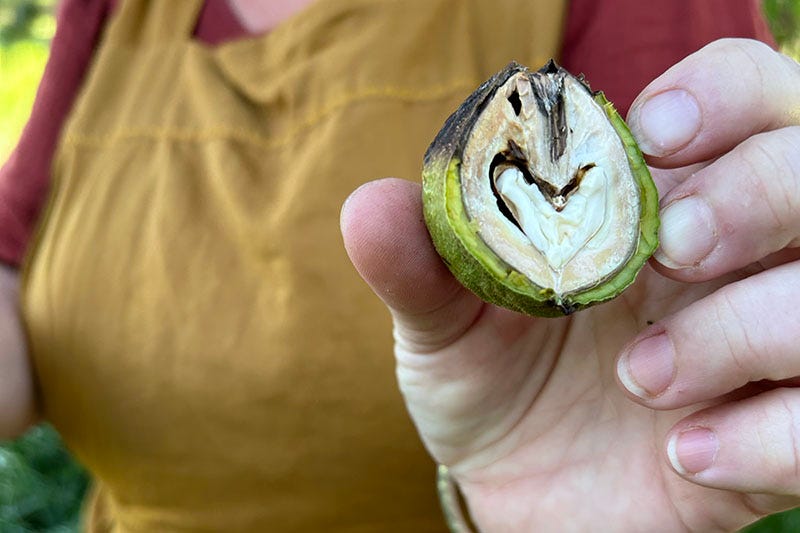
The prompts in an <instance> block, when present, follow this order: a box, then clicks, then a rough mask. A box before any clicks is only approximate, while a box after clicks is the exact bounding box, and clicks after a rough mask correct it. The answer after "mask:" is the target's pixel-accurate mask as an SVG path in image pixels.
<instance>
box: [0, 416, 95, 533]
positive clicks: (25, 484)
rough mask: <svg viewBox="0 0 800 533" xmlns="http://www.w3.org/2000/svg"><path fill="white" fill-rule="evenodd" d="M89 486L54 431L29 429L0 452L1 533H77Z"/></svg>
mask: <svg viewBox="0 0 800 533" xmlns="http://www.w3.org/2000/svg"><path fill="white" fill-rule="evenodd" d="M87 484H88V477H87V475H86V473H85V472H84V471H83V469H82V468H81V467H80V466H78V465H77V464H76V463H75V462H74V461H73V460H72V459H71V458H70V456H69V454H68V453H67V452H66V451H65V450H64V447H63V445H62V444H61V440H60V438H59V437H58V434H57V433H56V432H55V430H54V429H53V428H52V427H50V426H48V425H41V426H37V427H35V428H33V429H31V430H30V431H28V433H26V434H25V435H24V436H23V437H21V438H19V439H17V440H16V441H14V442H12V443H10V444H7V445H6V446H3V447H2V448H0V530H2V531H4V532H8V533H11V532H20V533H22V532H28V531H37V532H47V533H68V532H71V531H76V530H77V527H78V511H79V509H80V505H81V500H82V498H83V494H84V492H85V490H86V487H87Z"/></svg>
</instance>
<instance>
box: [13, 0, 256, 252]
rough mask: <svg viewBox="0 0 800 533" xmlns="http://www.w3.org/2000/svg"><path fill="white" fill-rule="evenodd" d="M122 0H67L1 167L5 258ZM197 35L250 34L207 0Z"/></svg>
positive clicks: (26, 223) (19, 237)
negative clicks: (37, 82)
mask: <svg viewBox="0 0 800 533" xmlns="http://www.w3.org/2000/svg"><path fill="white" fill-rule="evenodd" d="M117 3H118V0H62V3H61V5H60V8H59V11H58V14H57V17H56V24H57V25H56V34H55V36H54V37H53V42H52V45H51V49H50V57H49V59H48V61H47V66H46V67H45V70H44V75H43V76H42V81H41V83H40V85H39V90H38V92H37V93H36V99H35V100H34V104H33V110H32V111H31V116H30V119H29V120H28V124H27V125H26V126H25V129H24V130H23V132H22V135H21V137H20V140H19V143H18V144H17V147H16V149H15V150H14V151H13V152H12V153H11V156H10V157H9V159H8V161H7V162H6V163H5V164H4V165H3V166H2V168H0V261H3V262H5V263H8V264H11V265H15V266H17V265H19V264H20V262H21V261H22V257H23V255H24V254H25V248H26V245H27V243H28V240H29V239H30V234H31V232H32V230H33V227H34V226H35V224H36V220H37V218H38V215H39V212H40V210H41V207H42V204H43V203H44V200H45V198H46V194H47V188H48V185H49V182H50V167H51V164H52V160H53V155H54V152H55V149H56V145H57V142H58V137H59V134H60V132H61V129H62V127H63V125H64V122H65V120H66V117H67V115H68V113H69V111H70V109H71V108H72V103H73V102H74V100H75V97H76V96H77V93H78V91H79V90H80V87H81V85H82V82H83V78H84V75H85V73H86V71H87V70H88V67H89V64H90V63H91V59H92V54H93V52H94V48H95V45H96V44H97V42H98V40H99V38H100V35H101V34H102V31H103V27H104V24H105V21H106V20H107V19H108V16H109V14H110V13H111V12H113V10H114V9H115V7H116V4H117ZM196 35H197V38H198V39H200V40H202V41H204V42H206V43H209V44H212V45H213V44H217V43H220V42H224V41H228V40H231V39H234V38H237V37H240V36H243V35H246V32H245V30H244V28H243V27H242V26H241V24H239V22H238V20H237V19H236V18H235V16H234V15H233V13H232V12H231V10H230V7H229V6H228V1H227V0H208V1H207V2H206V3H205V4H204V6H203V9H202V11H201V13H200V16H199V19H198V24H197V30H196Z"/></svg>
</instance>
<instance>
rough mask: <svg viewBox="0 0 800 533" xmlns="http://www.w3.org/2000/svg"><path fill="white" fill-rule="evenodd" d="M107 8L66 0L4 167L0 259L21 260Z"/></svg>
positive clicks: (103, 1) (99, 2)
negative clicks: (26, 117)
mask: <svg viewBox="0 0 800 533" xmlns="http://www.w3.org/2000/svg"><path fill="white" fill-rule="evenodd" d="M107 11H108V1H107V0H62V2H61V5H60V6H59V10H58V13H57V17H56V34H55V36H54V37H53V42H52V46H51V49H50V57H49V59H48V60H47V66H45V69H44V74H43V76H42V81H41V83H40V85H39V90H38V91H37V93H36V99H35V100H34V103H33V109H32V111H31V116H30V119H29V120H28V123H27V125H26V126H25V129H23V131H22V135H21V136H20V139H19V143H18V144H17V147H16V148H15V149H14V151H13V152H12V153H11V156H10V157H9V159H8V161H6V163H5V164H4V165H3V166H2V168H0V260H2V261H3V262H6V263H9V264H12V265H19V263H20V261H21V260H22V256H23V254H24V252H25V245H26V244H27V241H28V239H29V237H30V233H31V230H32V228H33V226H34V224H35V222H36V217H37V215H38V213H39V210H40V208H41V204H42V202H43V200H44V198H45V194H46V190H47V186H48V183H49V181H50V164H51V161H52V159H53V152H54V151H55V147H56V143H57V142H58V136H59V133H60V131H61V127H62V125H63V123H64V120H65V118H66V116H67V113H68V112H69V110H70V108H71V106H72V102H73V100H74V99H75V95H76V94H77V92H78V89H79V88H80V85H81V81H82V80H83V76H84V72H85V71H86V69H87V67H88V65H89V62H90V60H91V57H92V51H93V49H94V45H95V42H96V41H97V39H98V37H99V35H100V32H101V28H102V25H103V22H104V20H105V18H106V15H107Z"/></svg>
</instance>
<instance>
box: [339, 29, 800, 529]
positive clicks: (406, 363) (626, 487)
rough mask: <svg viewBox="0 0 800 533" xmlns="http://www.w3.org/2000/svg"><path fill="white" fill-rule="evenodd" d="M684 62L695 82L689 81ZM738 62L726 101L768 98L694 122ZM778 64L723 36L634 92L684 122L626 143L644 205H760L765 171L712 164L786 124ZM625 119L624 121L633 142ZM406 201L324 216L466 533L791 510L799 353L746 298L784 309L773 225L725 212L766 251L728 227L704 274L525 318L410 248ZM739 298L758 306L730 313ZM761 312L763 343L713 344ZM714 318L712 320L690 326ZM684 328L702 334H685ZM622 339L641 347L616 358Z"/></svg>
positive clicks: (411, 197)
mask: <svg viewBox="0 0 800 533" xmlns="http://www.w3.org/2000/svg"><path fill="white" fill-rule="evenodd" d="M720 54H722V55H723V56H724V57H726V58H727V60H726V62H720V61H718V58H719V57H720ZM700 68H704V69H705V70H706V71H708V72H707V73H706V75H703V76H700V75H699V74H696V71H697V70H698V69H700ZM748 68H756V69H758V70H759V72H760V75H759V76H758V77H757V80H756V81H755V82H754V81H753V80H750V81H747V80H745V81H744V82H741V84H740V85H737V86H736V87H734V88H733V89H730V90H731V91H734V92H736V91H738V92H737V93H736V94H738V95H739V96H746V95H747V94H749V93H753V94H755V93H758V94H759V95H763V94H768V95H770V98H769V101H760V100H759V101H756V100H754V99H752V98H751V101H752V102H753V109H750V107H748V106H745V108H743V107H742V104H741V102H742V101H744V102H747V101H748V100H747V99H746V98H744V99H743V98H739V99H737V100H736V102H734V103H735V104H736V108H735V111H736V112H737V113H738V116H740V117H741V119H742V120H741V121H736V123H735V124H733V123H732V121H730V120H727V121H726V120H718V119H717V118H714V119H709V118H706V117H709V116H714V117H716V116H717V115H719V114H722V113H725V112H726V108H725V105H733V104H734V103H730V102H729V103H728V104H726V100H725V99H724V98H723V96H724V94H722V93H721V92H720V91H719V90H718V88H717V87H716V85H714V84H715V83H717V82H718V81H720V80H722V81H726V80H727V78H726V76H729V75H730V72H729V71H730V70H733V71H736V72H741V71H744V70H746V69H748ZM793 69H794V67H792V66H790V65H789V63H787V62H786V61H785V58H783V57H781V56H779V55H778V54H776V53H775V52H773V51H771V50H769V49H766V48H765V47H763V45H760V44H757V43H752V42H748V41H735V40H727V41H721V42H717V43H714V44H712V45H710V46H709V47H707V48H706V49H704V50H702V51H700V52H698V53H697V54H695V55H694V56H690V57H689V58H687V60H685V61H684V62H682V63H681V64H679V65H677V66H676V67H674V68H673V69H672V70H670V71H669V72H667V73H666V74H665V75H664V76H662V77H661V78H659V79H658V80H656V81H655V82H653V84H651V86H650V87H648V88H647V89H645V91H644V92H643V95H642V96H641V97H640V99H639V102H638V103H637V104H636V105H638V106H639V108H638V109H639V110H640V111H639V112H641V109H645V107H644V106H645V104H646V102H647V100H648V98H649V97H652V96H654V95H659V94H664V93H666V92H668V91H669V90H671V89H676V88H679V89H680V90H684V91H685V92H688V93H691V94H692V95H693V97H694V98H695V104H693V105H697V106H698V109H699V110H700V113H699V116H700V117H701V118H702V120H701V123H700V124H699V125H698V126H697V128H695V129H694V130H693V131H692V132H691V134H689V135H688V136H687V134H686V131H677V133H675V132H673V134H672V136H671V137H669V136H667V138H666V141H664V142H658V140H656V141H653V140H652V139H649V140H645V142H643V145H645V146H655V147H656V149H657V150H660V153H659V154H657V157H655V158H652V159H651V163H652V164H653V165H654V166H655V167H657V168H654V172H653V175H654V179H655V180H656V181H657V186H658V188H659V191H660V194H661V196H662V198H672V197H671V196H670V195H673V196H674V195H680V194H681V187H686V188H687V190H689V189H691V188H692V187H695V188H697V189H696V190H700V189H701V188H703V187H705V184H707V183H711V182H715V181H716V180H720V179H729V180H733V181H732V183H736V181H735V180H737V179H741V180H744V179H750V180H751V181H749V182H748V183H749V184H750V186H751V188H750V189H747V188H746V187H745V188H741V191H742V196H744V195H746V194H747V195H753V197H752V198H750V200H752V202H751V205H753V206H754V207H753V209H762V208H764V209H772V208H773V207H774V205H769V206H766V207H759V204H758V198H757V197H756V196H757V194H758V191H759V185H758V183H759V182H758V181H752V180H759V179H760V180H769V179H776V178H775V177H774V176H771V175H770V176H748V177H746V178H742V177H741V176H737V175H736V172H735V171H734V175H731V172H730V171H728V168H730V167H728V166H726V165H728V164H729V163H730V160H731V158H735V157H738V156H739V155H741V154H740V153H737V152H736V150H737V148H738V147H740V146H741V145H742V144H743V143H750V144H752V143H754V142H759V139H755V137H754V135H756V133H757V132H763V131H767V132H770V131H773V132H778V131H780V130H783V129H785V128H791V127H792V124H789V123H787V122H786V118H785V117H786V116H787V113H786V110H785V109H784V108H783V107H782V106H786V105H796V104H797V103H798V102H796V101H794V100H792V98H794V97H793V96H789V95H785V96H784V97H782V98H779V96H780V95H781V94H783V93H782V92H781V91H787V90H788V89H787V87H788V88H791V87H796V86H797V84H798V83H800V74H799V73H800V69H797V70H793ZM697 76H700V77H699V78H698V77H697ZM770 80H774V83H771V82H770ZM737 83H739V82H737ZM770 83H771V84H770ZM764 84H770V86H769V87H765V86H764ZM791 90H792V91H793V93H792V94H794V92H796V91H794V90H793V89H791ZM770 91H772V92H770ZM740 93H741V94H740ZM681 98H683V96H681ZM727 111H728V116H731V115H730V114H731V112H732V111H730V110H727ZM636 112H637V108H636V107H635V108H634V110H633V111H632V113H636ZM690 113H691V109H690ZM643 117H644V115H642V116H641V117H639V118H634V120H633V121H632V122H633V131H634V133H635V134H637V135H638V136H640V137H642V136H644V135H646V133H647V132H646V130H647V127H646V126H643V125H642V122H643V121H644V122H646V120H647V119H644V118H643ZM637 121H639V123H638V125H637ZM684 130H687V129H686V128H684ZM687 131H688V130H687ZM681 135H684V136H685V137H687V138H685V139H684V138H681V137H680V136H681ZM698 138H699V139H700V141H698V140H697V139H698ZM754 139H755V140H754ZM764 139H766V138H762V140H764ZM701 141H702V142H701ZM669 142H674V143H677V144H675V146H669ZM771 146H773V147H774V146H776V144H772V145H771ZM771 149H772V150H779V151H780V150H782V151H780V152H779V153H776V154H774V156H775V157H776V159H782V160H792V158H793V157H795V155H794V152H793V151H792V150H794V148H793V147H788V148H786V147H784V148H780V149H777V148H771ZM654 151H655V150H654ZM726 158H727V159H726ZM715 168H716V169H720V173H716V170H715ZM784 168H786V169H787V171H786V172H787V173H788V174H789V175H788V176H782V177H781V178H780V179H783V180H789V181H791V180H798V182H800V172H798V173H797V175H792V173H793V172H794V171H795V169H794V167H793V166H792V164H788V165H786V166H785V167H784ZM722 174H724V175H725V176H722ZM698 176H699V177H700V178H698ZM721 176H722V177H721ZM742 183H744V182H742ZM784 185H787V184H786V183H784ZM788 185H790V183H789V184H788ZM720 190H724V187H717V188H715V187H711V186H709V187H706V188H705V189H703V191H704V194H706V192H705V191H708V192H707V196H706V197H705V201H707V202H708V204H709V205H711V206H712V209H713V210H714V211H713V212H712V213H713V216H718V215H717V213H723V214H724V213H727V215H726V216H730V217H732V216H734V214H735V213H736V210H728V211H725V210H724V209H722V206H721V204H720V203H719V202H721V201H723V200H721V198H725V197H724V196H721V195H720V194H718V193H717V192H715V191H720ZM787 190H788V189H787ZM748 191H750V192H748ZM752 191H755V192H752ZM419 195H420V190H419V186H418V185H416V184H413V183H410V182H406V181H402V180H396V179H387V180H380V181H377V182H373V183H370V184H367V185H365V186H363V187H362V188H360V189H359V190H358V191H356V192H355V193H354V194H353V195H352V196H351V198H350V199H349V200H348V201H347V203H346V205H345V206H344V208H343V211H342V232H343V235H344V241H345V246H346V248H347V251H348V253H349V255H350V257H351V259H352V261H353V263H354V265H355V267H356V268H357V269H358V271H359V272H360V273H361V275H362V276H363V277H364V279H365V280H366V282H367V283H369V284H370V286H371V287H372V288H373V289H374V290H375V292H376V293H377V294H378V296H379V297H381V298H382V299H383V300H384V301H385V302H386V304H387V306H388V307H389V308H390V310H391V312H392V314H393V317H394V320H395V338H396V341H397V342H396V350H395V352H396V357H397V373H398V380H399V385H400V388H401V391H402V393H403V395H404V397H405V400H406V403H407V405H408V408H409V411H410V414H411V416H412V418H413V419H414V422H415V424H416V425H417V428H418V429H419V432H420V435H421V438H422V439H423V441H424V442H425V444H426V446H427V448H428V450H429V451H430V453H431V454H432V456H433V457H434V458H435V459H436V460H437V461H438V462H440V463H443V464H447V465H448V466H449V467H450V468H451V471H452V472H453V474H454V476H455V478H456V479H457V481H458V482H459V484H460V485H461V488H462V490H463V492H464V494H465V495H466V498H467V502H468V504H469V508H470V512H471V514H472V516H473V518H474V519H475V521H476V523H477V524H478V525H479V526H480V528H481V530H482V531H486V532H491V531H512V532H514V531H571V530H574V531H585V530H590V529H595V530H596V529H598V528H599V529H604V530H609V529H611V530H614V531H704V532H705V531H734V530H736V529H738V528H740V527H742V526H744V525H745V524H748V523H750V522H752V521H754V520H756V519H757V518H759V517H760V516H762V515H764V514H766V513H769V512H774V511H777V510H780V509H785V508H787V507H790V506H793V505H797V504H798V503H799V502H800V499H798V498H797V496H798V495H800V476H798V475H797V466H798V465H797V464H795V463H794V462H793V457H796V453H794V455H793V452H798V451H800V450H798V449H797V447H796V446H794V445H793V443H794V442H795V441H794V439H793V435H795V432H796V429H795V428H796V427H798V426H800V416H798V417H795V416H794V412H798V413H800V395H796V394H795V391H794V389H793V386H794V385H795V379H794V378H796V373H797V369H796V368H792V365H791V364H789V362H788V359H791V356H794V358H798V357H800V353H792V350H791V348H790V347H789V348H787V346H789V344H787V341H786V339H785V338H781V337H780V335H781V333H780V332H781V331H783V330H786V331H789V332H791V331H797V329H796V327H795V329H791V327H794V326H796V325H797V323H798V319H797V318H796V314H797V313H798V312H797V311H793V309H792V306H791V305H788V304H786V305H782V306H776V305H773V306H772V309H779V310H780V312H777V311H776V312H775V313H774V314H773V315H769V314H767V313H768V312H769V309H770V307H769V302H767V301H766V300H765V299H770V298H771V299H772V301H775V299H781V298H783V297H786V298H790V297H791V294H786V295H785V296H782V292H781V290H780V288H781V287H782V286H784V285H785V284H786V283H789V282H791V280H794V281H795V283H796V284H797V285H798V286H800V265H798V264H795V261H796V260H797V257H796V254H795V250H794V249H793V248H791V246H790V245H791V243H792V242H793V241H792V240H791V239H788V240H787V238H788V237H787V236H791V230H787V231H788V233H786V234H785V235H782V236H781V237H780V238H779V237H775V234H774V232H777V231H784V227H783V226H784V225H785V224H781V225H780V226H781V227H780V228H778V227H777V226H778V225H770V224H764V225H760V226H759V225H758V224H756V223H754V222H752V220H754V218H753V217H752V216H751V215H752V212H750V213H746V212H744V211H743V210H742V219H741V220H743V221H744V222H742V224H749V225H755V226H758V227H756V228H754V231H762V232H765V233H764V235H763V238H764V239H766V240H768V241H769V242H770V243H771V244H770V246H768V247H765V248H763V249H761V250H760V251H759V254H761V256H760V257H759V256H757V257H753V258H752V260H750V261H749V262H748V263H746V264H741V261H740V257H737V254H738V255H739V256H740V255H741V245H740V244H737V241H736V239H737V238H739V232H737V231H734V232H728V233H725V232H720V233H719V234H718V235H715V238H717V241H716V243H717V244H716V245H715V246H717V247H719V246H721V248H715V249H714V250H716V251H715V252H714V253H716V254H717V255H716V256H714V257H715V259H714V261H715V262H714V263H713V267H709V268H706V269H704V268H702V262H701V263H698V264H697V265H700V266H701V268H699V269H698V268H694V267H696V266H697V265H691V267H692V268H694V270H692V268H690V269H688V271H687V269H675V268H672V266H674V265H665V264H664V262H662V261H660V260H659V259H653V260H651V263H650V265H648V266H645V268H644V269H643V270H642V272H641V273H640V275H639V278H638V279H637V281H636V283H635V284H634V285H633V286H632V287H630V288H629V289H628V290H627V291H626V292H624V293H623V294H622V295H621V296H619V297H618V298H616V299H615V300H613V301H611V302H609V303H606V304H603V305H600V306H597V307H595V308H591V309H588V310H586V311H582V312H580V313H577V314H575V315H572V316H569V317H565V318H559V319H541V318H531V317H527V316H523V315H519V314H516V313H513V312H511V311H507V310H505V309H500V308H496V307H493V306H490V305H488V304H485V303H483V302H481V301H480V300H478V299H477V298H476V297H475V296H474V295H472V294H471V293H469V292H468V291H466V290H465V289H463V288H461V287H460V286H459V285H458V284H457V283H456V282H455V281H454V280H453V278H452V276H451V275H450V274H449V271H448V270H447V269H446V267H445V266H444V265H443V264H442V263H441V260H440V259H439V258H438V256H437V255H436V253H435V251H434V249H433V247H432V245H431V243H430V240H429V238H428V235H427V232H426V230H425V227H424V224H423V222H422V212H421V205H420V199H419ZM724 201H727V202H730V201H731V199H730V197H727V199H725V200H724ZM787 206H788V207H787V210H786V214H785V215H784V214H783V213H782V214H781V216H782V217H784V218H782V219H781V220H782V221H789V222H787V224H789V225H791V224H794V223H795V222H798V223H800V198H796V199H789V200H787ZM664 207H665V205H664V204H663V202H662V208H664ZM718 208H719V209H718ZM717 209H718V210H717ZM793 213H794V214H793ZM748 216H750V217H751V218H748ZM755 219H756V220H757V219H758V217H755ZM736 222H737V221H736V220H734V219H732V218H731V219H730V220H726V224H735V223H736ZM798 227H800V224H798ZM745 229H747V228H745ZM662 231H664V232H669V231H670V227H669V225H666V227H665V228H664V229H663V230H662ZM742 231H744V230H742ZM770 232H772V233H770ZM664 237H667V238H669V236H668V235H666V234H665V235H664ZM673 241H674V239H673ZM726 246H727V248H726ZM679 251H680V250H679ZM657 257H658V256H657ZM687 272H688V273H687ZM762 294H766V295H767V296H761V295H762ZM753 305H756V306H760V307H758V309H759V310H761V312H760V313H751V314H747V313H745V312H743V311H742V309H744V307H747V306H751V307H752V306H753ZM726 306H727V307H726ZM709 313H711V314H714V313H716V315H714V316H709ZM765 316H766V318H764V320H768V321H769V322H771V323H775V327H774V332H775V333H774V334H771V335H762V336H760V337H759V336H757V335H749V336H748V335H741V334H739V335H735V334H733V333H737V332H738V333H741V332H742V331H747V328H759V327H762V328H763V327H764V324H763V323H761V324H759V323H758V320H756V319H757V318H759V317H765ZM754 317H755V318H754ZM715 319H716V320H718V321H722V322H721V323H720V324H718V326H719V327H716V328H712V327H710V326H708V327H707V326H706V322H703V321H704V320H705V321H707V324H712V323H713V322H714V320H715ZM782 321H783V322H782ZM781 324H785V326H786V327H785V328H781V327H780V325H781ZM691 328H695V329H698V330H700V331H701V333H702V332H704V331H707V335H702V334H698V333H697V332H695V333H694V335H693V336H692V335H689V333H690V331H689V330H690V329H691ZM776 337H777V338H776ZM664 338H666V342H662V341H663V340H664ZM677 338H686V339H690V340H691V342H689V341H688V340H687V341H686V342H684V343H680V342H675V341H674V339H677ZM726 340H727V341H729V342H728V343H727V344H726ZM664 346H666V348H665V347H664ZM637 347H638V348H642V349H643V350H642V351H643V353H644V356H643V358H639V359H637V361H638V362H636V363H634V362H633V359H629V358H630V357H631V355H630V354H631V353H633V352H634V351H635V350H636V349H638V348H637ZM779 348H781V349H783V351H780V350H779ZM669 350H673V351H674V353H673V355H672V359H671V360H670V361H667V362H666V363H665V362H664V360H663V357H662V356H663V353H662V352H664V351H667V352H668V351H669ZM798 352H800V350H798ZM620 354H622V358H620ZM731 354H733V357H731ZM765 354H768V355H770V354H771V355H772V358H771V359H770V358H769V357H765ZM782 358H783V359H782ZM784 359H785V360H787V361H784ZM698 360H702V361H705V362H706V363H705V364H697V361H698ZM795 366H796V365H795ZM619 374H622V376H620V375H619ZM632 376H634V377H635V376H638V377H639V378H642V376H644V378H646V379H642V380H641V381H642V382H641V383H639V382H637V381H636V380H635V379H633V380H632ZM648 379H650V381H648ZM659 380H661V381H659ZM632 382H633V383H632ZM661 382H664V383H661ZM660 384H665V386H664V387H661V390H651V389H653V388H658V387H659V386H660ZM796 396H797V398H796ZM795 404H797V405H798V408H797V409H796V410H795ZM709 432H710V434H711V436H709ZM709 461H710V462H711V466H708V465H707V463H708V462H709Z"/></svg>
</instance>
